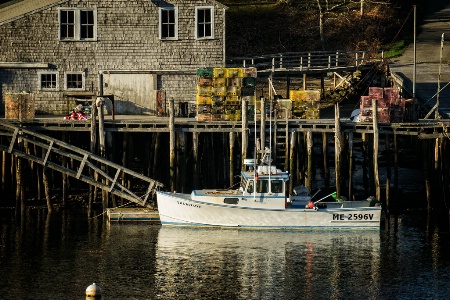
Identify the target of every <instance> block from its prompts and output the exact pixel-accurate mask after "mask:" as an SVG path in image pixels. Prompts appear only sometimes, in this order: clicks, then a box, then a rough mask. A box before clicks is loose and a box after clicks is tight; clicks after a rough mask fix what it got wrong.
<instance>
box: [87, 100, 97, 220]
mask: <svg viewBox="0 0 450 300" xmlns="http://www.w3.org/2000/svg"><path fill="white" fill-rule="evenodd" d="M96 147H97V105H96V97H92V103H91V144H90V148H89V150H90V152H91V153H92V154H95V152H96V151H95V149H96ZM89 175H90V176H91V177H92V178H94V177H95V174H94V171H93V170H92V169H91V168H90V169H89ZM94 192H95V188H94V186H92V185H89V201H88V217H89V218H90V217H91V213H92V203H93V202H94V199H95V195H94Z"/></svg>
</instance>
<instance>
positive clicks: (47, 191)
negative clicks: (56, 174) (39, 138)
mask: <svg viewBox="0 0 450 300" xmlns="http://www.w3.org/2000/svg"><path fill="white" fill-rule="evenodd" d="M47 151H48V150H47ZM45 156H46V153H45V152H44V151H42V158H45ZM42 184H43V185H44V194H45V200H46V201H47V210H48V212H51V211H52V203H51V199H50V187H49V183H48V169H47V166H46V165H43V166H42Z"/></svg>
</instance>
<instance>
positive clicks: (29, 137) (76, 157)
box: [0, 121, 163, 207]
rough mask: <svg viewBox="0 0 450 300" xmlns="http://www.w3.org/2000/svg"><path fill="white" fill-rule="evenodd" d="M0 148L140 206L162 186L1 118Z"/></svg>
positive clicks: (145, 203) (147, 203)
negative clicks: (127, 183)
mask: <svg viewBox="0 0 450 300" xmlns="http://www.w3.org/2000/svg"><path fill="white" fill-rule="evenodd" d="M25 144H27V147H26V148H28V149H35V151H34V152H35V153H28V152H29V151H25V150H24V149H25V148H24V145H25ZM0 150H2V151H6V152H8V153H10V154H13V155H15V156H18V157H21V158H24V159H27V160H30V161H33V162H36V163H38V164H40V165H42V166H43V167H44V168H50V169H53V170H56V171H58V172H61V173H63V174H66V175H68V176H71V177H74V178H76V179H79V180H81V181H83V182H86V183H88V184H90V185H93V186H95V187H97V188H100V189H102V190H105V191H107V192H109V193H111V194H114V195H117V196H119V197H122V198H123V199H126V200H129V201H131V202H134V203H136V204H139V205H141V206H144V207H152V204H153V203H151V200H152V199H153V196H154V194H155V191H156V190H157V189H158V188H162V187H163V184H162V183H160V182H158V181H155V180H153V179H150V178H148V177H146V176H144V175H142V174H139V173H137V172H134V171H132V170H129V169H126V168H124V167H122V166H120V165H118V164H115V163H113V162H111V161H108V160H107V159H104V158H102V157H100V156H97V155H94V154H92V153H90V152H88V151H85V150H83V149H80V148H78V147H74V146H72V145H70V144H68V143H64V142H61V141H59V140H57V139H54V138H51V137H48V136H46V135H43V134H39V133H37V132H34V131H30V130H27V129H24V128H21V127H18V126H14V125H12V124H10V123H8V122H5V121H0ZM68 162H70V163H68ZM124 178H127V179H130V180H131V181H132V182H133V187H136V190H139V191H141V192H140V193H141V195H137V192H136V194H135V193H133V192H132V191H131V188H126V187H124V186H123V185H122V184H121V182H122V180H123V179H124Z"/></svg>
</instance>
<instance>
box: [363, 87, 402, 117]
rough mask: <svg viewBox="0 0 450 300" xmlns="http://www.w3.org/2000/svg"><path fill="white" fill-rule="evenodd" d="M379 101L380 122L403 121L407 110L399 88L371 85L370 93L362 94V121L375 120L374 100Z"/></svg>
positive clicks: (378, 114)
mask: <svg viewBox="0 0 450 300" xmlns="http://www.w3.org/2000/svg"><path fill="white" fill-rule="evenodd" d="M374 100H376V101H377V108H376V110H377V111H376V112H377V116H378V122H379V123H390V122H402V121H403V116H404V111H405V100H404V99H403V98H401V97H400V91H399V89H397V88H381V87H369V95H368V96H361V101H360V121H361V122H373V116H374V111H373V107H372V102H373V101H374Z"/></svg>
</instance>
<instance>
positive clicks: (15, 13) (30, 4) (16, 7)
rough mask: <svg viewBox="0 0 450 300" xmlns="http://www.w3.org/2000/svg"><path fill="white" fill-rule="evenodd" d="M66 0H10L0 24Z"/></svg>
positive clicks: (0, 9) (214, 1) (2, 13)
mask: <svg viewBox="0 0 450 300" xmlns="http://www.w3.org/2000/svg"><path fill="white" fill-rule="evenodd" d="M68 1H69V0H21V1H19V2H15V1H11V5H6V6H5V7H3V8H0V25H2V24H4V23H8V22H12V21H14V20H17V19H19V18H21V17H24V16H26V15H29V14H33V13H35V12H38V11H41V10H44V9H47V8H49V7H52V6H55V5H59V4H61V3H64V2H68ZM212 2H213V3H215V4H216V5H219V6H222V7H223V8H227V6H225V5H223V4H221V3H220V2H217V1H216V0H212ZM6 4H7V3H6Z"/></svg>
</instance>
